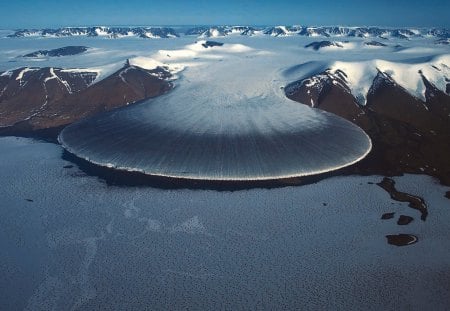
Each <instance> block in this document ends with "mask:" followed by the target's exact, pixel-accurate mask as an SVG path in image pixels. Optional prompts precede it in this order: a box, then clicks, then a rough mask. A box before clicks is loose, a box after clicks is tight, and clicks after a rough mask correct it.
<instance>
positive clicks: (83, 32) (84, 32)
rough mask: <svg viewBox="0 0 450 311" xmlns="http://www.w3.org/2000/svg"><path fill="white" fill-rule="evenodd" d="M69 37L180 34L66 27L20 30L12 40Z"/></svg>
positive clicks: (166, 30)
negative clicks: (18, 38) (17, 38)
mask: <svg viewBox="0 0 450 311" xmlns="http://www.w3.org/2000/svg"><path fill="white" fill-rule="evenodd" d="M69 36H89V37H97V36H103V37H109V38H120V37H132V36H134V37H140V38H174V37H178V34H177V33H176V31H175V30H174V29H173V28H168V27H103V26H102V27H64V28H57V29H50V28H46V29H20V30H16V31H15V32H14V33H13V34H10V35H8V37H10V38H16V37H69Z"/></svg>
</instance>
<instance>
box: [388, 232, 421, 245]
mask: <svg viewBox="0 0 450 311" xmlns="http://www.w3.org/2000/svg"><path fill="white" fill-rule="evenodd" d="M386 239H387V242H388V243H389V244H391V245H395V246H406V245H411V244H414V243H417V241H418V240H419V238H418V237H416V236H415V235H412V234H404V233H400V234H390V235H386Z"/></svg>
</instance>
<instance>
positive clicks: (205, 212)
mask: <svg viewBox="0 0 450 311" xmlns="http://www.w3.org/2000/svg"><path fill="white" fill-rule="evenodd" d="M0 150H2V152H1V153H0V172H1V176H2V178H1V185H0V197H1V198H2V200H1V203H0V213H1V215H2V217H0V247H1V249H2V252H1V253H0V263H1V264H0V274H1V275H2V278H0V288H1V290H2V291H1V292H2V298H1V300H2V306H3V307H4V308H6V309H11V308H13V307H14V308H17V309H22V308H24V307H27V309H29V310H37V309H57V310H61V309H72V308H81V309H96V308H108V307H112V308H114V309H127V310H139V309H145V308H150V309H186V308H189V309H209V310H211V309H221V308H222V307H223V306H225V305H226V306H227V307H228V308H230V309H240V308H241V307H242V306H245V308H249V309H279V307H280V306H283V308H286V309H309V310H311V309H317V310H324V309H328V310H331V309H333V310H335V309H340V310H380V309H383V310H403V309H408V310H424V309H433V310H446V309H447V308H448V305H449V302H450V301H449V299H450V298H449V295H448V293H449V290H450V287H449V282H448V280H449V278H450V274H449V273H450V272H449V271H450V249H449V248H448V247H447V246H448V237H449V236H450V221H449V219H450V209H449V200H448V199H446V198H444V193H445V191H448V190H449V188H447V187H443V186H441V185H439V184H437V182H436V181H435V180H434V179H432V178H430V177H428V176H419V175H406V176H403V177H396V178H395V180H396V182H397V187H398V189H399V190H400V191H407V192H409V193H411V194H415V195H420V196H422V197H423V198H424V199H425V201H426V202H427V204H428V205H429V213H430V214H429V217H428V218H427V220H426V222H423V221H421V220H420V219H419V218H420V214H419V212H418V211H416V210H413V209H411V208H409V207H408V206H407V204H406V203H399V202H396V201H393V200H391V199H390V197H389V195H388V194H387V193H386V192H385V191H384V190H382V189H381V188H380V187H378V186H377V185H375V184H368V182H371V183H375V182H379V181H380V180H381V179H382V177H379V176H365V177H359V176H348V177H335V178H330V179H327V180H323V181H320V182H318V183H316V184H311V185H306V186H301V187H285V188H279V189H271V190H269V189H252V190H243V191H235V192H227V191H223V192H217V191H210V190H183V189H179V190H161V189H154V188H150V187H117V186H107V185H106V184H105V183H103V182H101V181H100V180H98V179H97V178H95V177H88V176H86V175H84V173H83V172H81V171H80V170H79V169H78V168H77V167H74V168H63V166H65V165H69V164H71V163H69V162H67V161H64V160H61V158H60V156H61V152H62V149H61V148H60V147H59V146H57V145H53V144H49V143H42V142H36V141H33V140H30V139H22V138H13V137H6V138H0ZM26 199H29V200H33V201H32V202H29V201H26ZM324 203H325V204H326V205H325V204H324ZM385 212H395V213H396V214H395V218H394V219H392V220H384V221H383V220H380V217H381V215H382V214H383V213H385ZM400 214H404V215H409V216H412V217H414V221H413V222H412V223H411V224H410V225H408V226H403V227H402V226H398V225H396V220H397V217H398V216H399V215H400ZM397 233H411V234H415V235H417V236H418V237H419V242H418V243H417V244H414V245H410V246H407V247H396V246H392V245H388V244H387V243H386V238H385V235H387V234H397Z"/></svg>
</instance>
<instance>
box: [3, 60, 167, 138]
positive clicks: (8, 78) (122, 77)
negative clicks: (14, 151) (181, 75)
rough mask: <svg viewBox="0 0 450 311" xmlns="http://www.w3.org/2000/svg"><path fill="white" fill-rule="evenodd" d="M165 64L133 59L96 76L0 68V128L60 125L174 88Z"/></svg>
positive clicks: (56, 70)
mask: <svg viewBox="0 0 450 311" xmlns="http://www.w3.org/2000/svg"><path fill="white" fill-rule="evenodd" d="M170 77H171V74H170V73H169V72H168V71H167V70H165V69H164V68H160V67H158V68H156V69H154V70H146V69H143V68H140V67H137V66H131V65H130V64H129V63H128V62H127V63H126V64H125V65H124V67H123V68H121V69H120V70H118V71H117V72H115V73H113V74H112V75H110V76H108V77H106V78H104V79H103V80H100V81H98V82H94V81H95V79H96V78H97V73H96V72H89V71H84V72H83V71H70V70H63V69H61V68H49V67H45V68H19V69H16V70H14V71H10V72H5V73H0V90H1V91H0V128H1V130H0V134H1V133H3V134H8V133H15V134H20V133H21V132H29V131H36V130H43V129H51V128H61V127H63V126H65V125H67V124H70V123H72V122H75V121H77V120H80V119H82V118H85V117H88V116H91V115H94V114H96V113H98V112H102V111H108V110H111V109H115V108H118V107H121V106H125V105H128V104H130V103H134V102H136V101H139V100H143V99H146V98H150V97H155V96H158V95H161V94H163V93H165V92H167V91H169V90H170V89H171V88H172V83H171V82H169V81H168V78H170Z"/></svg>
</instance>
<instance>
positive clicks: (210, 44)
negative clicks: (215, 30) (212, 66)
mask: <svg viewBox="0 0 450 311" xmlns="http://www.w3.org/2000/svg"><path fill="white" fill-rule="evenodd" d="M202 46H203V47H204V48H206V49H207V48H212V47H215V46H223V43H222V42H216V41H205V42H204V43H202Z"/></svg>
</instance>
